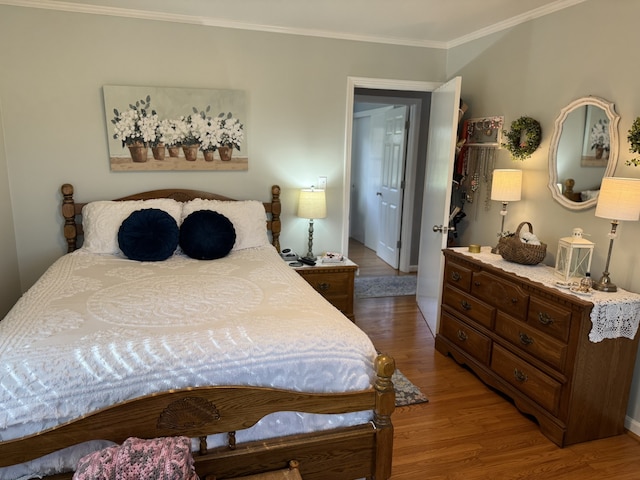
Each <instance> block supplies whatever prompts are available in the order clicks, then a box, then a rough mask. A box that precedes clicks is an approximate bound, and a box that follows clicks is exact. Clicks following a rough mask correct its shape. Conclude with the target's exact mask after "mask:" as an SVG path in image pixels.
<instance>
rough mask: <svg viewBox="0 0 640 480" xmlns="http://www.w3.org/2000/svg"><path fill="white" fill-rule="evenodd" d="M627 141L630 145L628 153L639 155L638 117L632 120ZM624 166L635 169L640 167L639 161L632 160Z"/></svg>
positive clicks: (639, 124) (639, 127)
mask: <svg viewBox="0 0 640 480" xmlns="http://www.w3.org/2000/svg"><path fill="white" fill-rule="evenodd" d="M627 140H629V144H630V145H631V148H629V151H630V152H631V153H640V117H637V118H636V119H635V120H634V122H633V125H631V128H630V129H629V135H628V136H627ZM625 164H626V165H629V166H631V165H634V166H636V167H637V166H638V165H640V159H638V158H632V159H631V160H627V161H626V162H625Z"/></svg>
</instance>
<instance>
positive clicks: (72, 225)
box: [60, 183, 282, 252]
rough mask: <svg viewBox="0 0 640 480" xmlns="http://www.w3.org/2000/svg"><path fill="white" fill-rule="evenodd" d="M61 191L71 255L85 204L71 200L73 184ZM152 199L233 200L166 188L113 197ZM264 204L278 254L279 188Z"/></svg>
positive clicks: (276, 188)
mask: <svg viewBox="0 0 640 480" xmlns="http://www.w3.org/2000/svg"><path fill="white" fill-rule="evenodd" d="M60 190H61V192H62V216H63V217H64V229H63V232H64V238H65V239H66V241H67V252H73V251H74V250H76V249H77V248H78V238H79V237H81V236H82V235H83V229H82V207H84V206H85V205H86V204H87V202H84V203H77V202H76V201H75V200H74V199H73V185H71V184H69V183H65V184H64V185H62V187H61V188H60ZM152 198H172V199H174V200H176V201H178V202H188V201H189V200H193V199H195V198H203V199H205V200H229V201H235V200H236V199H233V198H229V197H225V196H223V195H218V194H216V193H210V192H203V191H200V190H188V189H184V188H166V189H162V190H151V191H148V192H141V193H135V194H133V195H128V196H126V197H122V198H116V199H115V201H124V200H149V199H152ZM263 204H264V209H265V212H266V214H267V230H269V231H270V232H271V244H272V245H273V246H274V247H275V248H276V250H277V251H278V252H280V231H281V229H282V224H281V223H280V212H281V210H282V205H281V204H280V187H279V186H278V185H273V186H272V187H271V201H270V202H263Z"/></svg>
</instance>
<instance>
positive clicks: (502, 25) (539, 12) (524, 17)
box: [446, 0, 587, 49]
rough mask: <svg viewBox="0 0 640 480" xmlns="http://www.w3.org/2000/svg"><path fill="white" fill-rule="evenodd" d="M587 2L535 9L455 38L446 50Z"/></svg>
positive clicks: (564, 1) (561, 0) (572, 0)
mask: <svg viewBox="0 0 640 480" xmlns="http://www.w3.org/2000/svg"><path fill="white" fill-rule="evenodd" d="M586 1H587V0H558V1H557V2H553V3H549V4H547V5H543V6H542V7H538V8H534V9H533V10H530V11H528V12H525V13H521V14H520V15H516V16H515V17H511V18H508V19H506V20H503V21H502V22H498V23H494V24H493V25H489V26H488V27H485V28H481V29H480V30H476V31H475V32H471V33H469V34H467V35H463V36H462V37H458V38H454V39H453V40H451V41H449V42H447V46H446V48H447V49H449V48H452V47H457V46H459V45H462V44H464V43H468V42H472V41H474V40H478V39H479V38H482V37H486V36H488V35H492V34H494V33H498V32H501V31H503V30H507V29H509V28H513V27H515V26H516V25H520V24H521V23H525V22H528V21H529V20H535V19H536V18H540V17H544V16H545V15H549V14H551V13H554V12H557V11H558V10H563V9H565V8H569V7H573V6H574V5H578V4H579V3H584V2H586Z"/></svg>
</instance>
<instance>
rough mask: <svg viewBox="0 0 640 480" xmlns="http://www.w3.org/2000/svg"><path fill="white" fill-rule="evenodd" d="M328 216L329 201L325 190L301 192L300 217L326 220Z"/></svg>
mask: <svg viewBox="0 0 640 480" xmlns="http://www.w3.org/2000/svg"><path fill="white" fill-rule="evenodd" d="M326 216H327V199H326V196H325V193H324V190H318V189H314V188H304V189H302V190H301V191H300V199H299V201H298V217H300V218H308V219H315V218H325V217H326Z"/></svg>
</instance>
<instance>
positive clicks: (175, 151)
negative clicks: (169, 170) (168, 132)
mask: <svg viewBox="0 0 640 480" xmlns="http://www.w3.org/2000/svg"><path fill="white" fill-rule="evenodd" d="M167 150H169V156H170V157H179V156H180V147H179V146H178V145H171V146H170V147H167Z"/></svg>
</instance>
